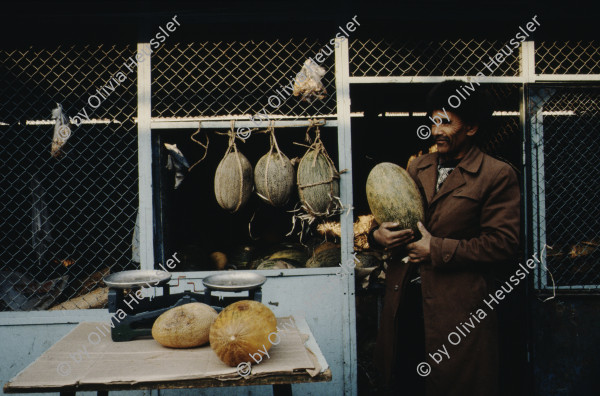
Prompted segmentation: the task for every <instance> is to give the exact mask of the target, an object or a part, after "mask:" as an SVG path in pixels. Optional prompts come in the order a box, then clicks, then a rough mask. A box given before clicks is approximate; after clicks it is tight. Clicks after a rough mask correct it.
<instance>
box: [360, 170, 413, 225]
mask: <svg viewBox="0 0 600 396" xmlns="http://www.w3.org/2000/svg"><path fill="white" fill-rule="evenodd" d="M366 192H367V201H368V202H369V208H371V213H372V214H373V216H374V217H375V220H377V223H379V224H382V223H385V222H396V223H398V224H399V227H398V229H400V230H405V229H408V228H411V229H413V230H414V231H415V232H416V233H417V234H418V227H417V222H419V221H420V222H423V218H424V211H423V202H422V200H421V194H420V193H419V190H418V188H417V185H416V184H415V182H414V180H413V179H412V178H411V177H410V175H409V174H408V172H406V171H405V170H404V169H402V168H401V167H400V166H398V165H396V164H392V163H391V162H382V163H380V164H378V165H376V166H375V167H374V168H373V169H372V170H371V172H370V173H369V177H368V178H367V186H366Z"/></svg>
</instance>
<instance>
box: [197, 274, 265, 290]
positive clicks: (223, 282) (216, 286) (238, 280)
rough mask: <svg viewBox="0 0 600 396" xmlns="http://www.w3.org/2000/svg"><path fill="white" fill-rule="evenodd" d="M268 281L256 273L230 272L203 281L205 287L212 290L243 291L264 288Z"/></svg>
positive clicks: (208, 277)
mask: <svg viewBox="0 0 600 396" xmlns="http://www.w3.org/2000/svg"><path fill="white" fill-rule="evenodd" d="M266 281H267V278H265V277H264V276H262V275H259V274H257V273H254V272H237V271H235V272H233V271H231V272H228V273H225V274H216V275H211V276H207V277H206V278H204V279H203V280H202V283H204V286H205V287H206V288H208V289H211V290H221V291H243V290H252V289H256V288H257V287H260V286H262V284H263V283H265V282H266Z"/></svg>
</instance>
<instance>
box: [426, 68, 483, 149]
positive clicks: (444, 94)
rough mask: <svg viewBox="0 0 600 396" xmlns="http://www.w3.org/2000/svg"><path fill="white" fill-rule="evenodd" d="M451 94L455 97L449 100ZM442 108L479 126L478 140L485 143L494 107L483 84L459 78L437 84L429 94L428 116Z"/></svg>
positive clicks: (466, 121) (464, 120) (469, 123)
mask: <svg viewBox="0 0 600 396" xmlns="http://www.w3.org/2000/svg"><path fill="white" fill-rule="evenodd" d="M471 84H472V88H473V90H471ZM467 87H468V88H467ZM461 95H462V96H464V98H465V99H463V97H462V96H461ZM451 96H455V98H452V99H450V102H449V101H448V98H450V97H451ZM457 104H458V105H457ZM453 106H455V107H453ZM442 109H446V111H451V112H452V113H454V114H456V115H458V116H459V117H460V118H461V119H462V120H463V122H465V123H467V124H468V125H472V126H475V125H477V126H479V129H478V132H477V134H476V135H475V137H476V141H477V142H478V143H479V144H480V145H481V144H485V142H486V141H487V135H488V133H489V129H490V126H491V125H490V124H491V118H492V112H493V108H492V100H491V97H490V95H489V94H488V93H487V91H486V90H485V88H484V86H483V85H477V83H475V82H473V83H470V82H464V81H458V80H446V81H443V82H441V83H438V84H436V85H435V86H434V87H433V88H432V89H431V90H430V91H429V94H427V116H431V115H432V114H431V113H432V112H433V111H434V110H440V111H441V110H442Z"/></svg>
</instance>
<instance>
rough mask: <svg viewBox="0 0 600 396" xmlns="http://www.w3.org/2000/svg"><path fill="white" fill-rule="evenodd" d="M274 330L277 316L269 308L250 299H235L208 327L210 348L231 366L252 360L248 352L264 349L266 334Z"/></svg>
mask: <svg viewBox="0 0 600 396" xmlns="http://www.w3.org/2000/svg"><path fill="white" fill-rule="evenodd" d="M276 332H277V319H276V318H275V315H274V314H273V311H271V310H270V309H269V307H267V306H266V305H264V304H262V303H259V302H258V301H253V300H242V301H237V302H234V303H233V304H230V305H228V306H227V307H225V309H224V310H222V311H221V313H220V314H219V316H218V317H217V319H216V320H215V323H213V325H212V326H211V328H210V347H211V348H212V349H213V351H215V353H216V354H217V356H218V357H219V359H221V361H223V363H225V364H227V365H229V366H231V367H235V366H237V365H238V364H240V363H243V362H248V361H250V362H252V359H251V358H250V354H255V353H258V350H259V349H260V350H263V351H265V352H267V351H268V350H269V349H270V348H271V341H270V340H269V335H270V334H271V333H276ZM271 338H272V339H273V341H275V340H276V338H275V337H271ZM265 349H266V350H265Z"/></svg>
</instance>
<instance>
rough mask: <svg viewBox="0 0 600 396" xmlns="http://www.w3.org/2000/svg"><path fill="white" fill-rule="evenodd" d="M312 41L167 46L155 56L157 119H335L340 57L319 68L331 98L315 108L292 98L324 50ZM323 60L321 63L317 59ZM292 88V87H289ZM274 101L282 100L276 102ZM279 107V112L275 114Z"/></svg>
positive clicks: (318, 101)
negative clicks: (308, 63) (305, 69)
mask: <svg viewBox="0 0 600 396" xmlns="http://www.w3.org/2000/svg"><path fill="white" fill-rule="evenodd" d="M324 47H325V46H324V45H323V43H319V42H317V41H309V40H306V39H305V40H289V41H279V40H275V41H270V42H267V41H247V42H201V43H193V44H175V45H173V46H167V45H165V46H162V47H160V48H159V49H158V50H157V51H156V52H155V53H154V54H153V56H152V76H153V81H152V103H153V109H152V115H153V117H214V116H234V115H245V116H247V117H250V116H251V115H255V114H257V113H259V112H261V113H262V112H264V110H263V109H265V110H266V111H267V113H268V114H273V115H285V116H308V117H313V116H320V115H327V114H334V115H335V114H336V95H335V79H334V74H335V67H334V64H335V57H334V54H333V50H334V49H333V46H331V45H329V47H328V49H327V47H325V49H326V51H325V52H324V54H326V53H327V52H329V51H331V55H329V56H327V57H326V58H325V60H324V61H323V62H322V63H320V65H321V66H322V67H323V68H325V70H326V74H325V76H324V77H323V80H322V83H323V85H324V86H325V89H326V90H327V97H326V98H325V99H323V100H317V101H314V102H312V103H307V102H304V101H300V100H299V98H298V97H294V96H291V91H292V90H293V81H294V78H295V76H296V74H297V73H299V72H300V70H301V69H302V65H303V63H304V61H305V60H306V59H307V58H309V57H311V58H314V57H315V56H316V54H317V53H318V52H319V50H321V49H322V48H324ZM317 60H318V59H317ZM290 83H291V86H290ZM272 95H275V96H278V97H279V98H280V99H281V102H282V103H281V105H280V106H278V103H279V102H276V99H273V100H272V102H271V103H273V104H274V106H271V105H270V104H269V102H268V100H269V97H271V96H272ZM275 107H278V108H277V109H275Z"/></svg>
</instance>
